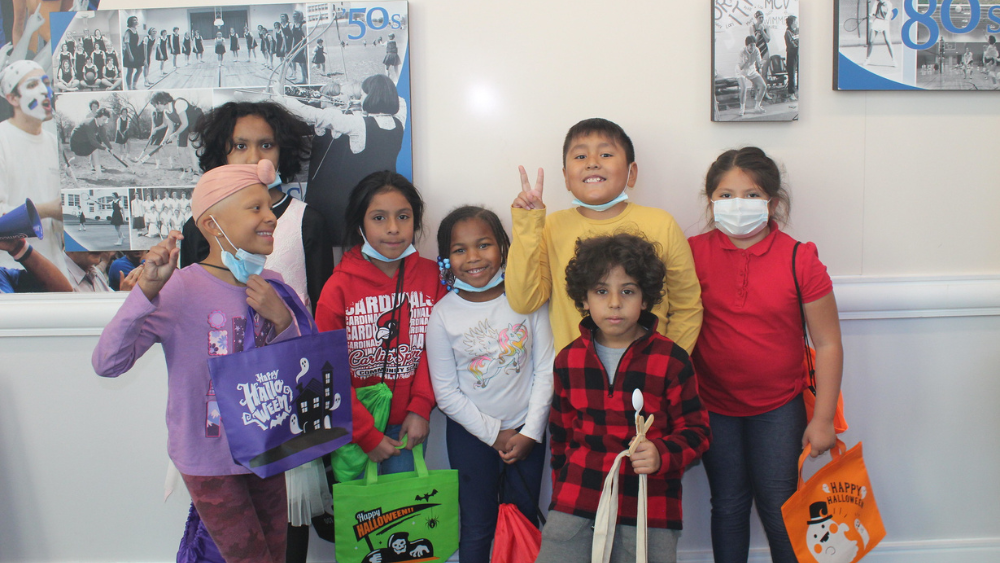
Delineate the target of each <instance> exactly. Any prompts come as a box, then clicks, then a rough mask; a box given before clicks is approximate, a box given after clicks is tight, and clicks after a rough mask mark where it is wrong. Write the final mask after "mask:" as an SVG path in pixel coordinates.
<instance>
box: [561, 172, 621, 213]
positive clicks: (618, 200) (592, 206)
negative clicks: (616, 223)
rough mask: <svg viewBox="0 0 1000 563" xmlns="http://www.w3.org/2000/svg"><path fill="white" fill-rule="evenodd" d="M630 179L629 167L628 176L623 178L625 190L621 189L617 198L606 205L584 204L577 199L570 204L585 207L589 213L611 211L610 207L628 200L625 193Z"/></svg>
mask: <svg viewBox="0 0 1000 563" xmlns="http://www.w3.org/2000/svg"><path fill="white" fill-rule="evenodd" d="M631 177H632V168H631V167H629V169H628V176H626V177H625V188H624V189H622V193H620V194H618V197H616V198H614V199H612V200H611V201H608V202H606V203H598V204H591V203H584V202H582V201H580V199H579V198H573V201H572V202H570V203H572V204H573V205H577V206H580V207H586V208H587V209H590V210H591V211H607V210H608V209H611V208H612V207H614V206H616V205H618V204H619V203H621V202H623V201H625V200H627V199H628V194H627V193H625V191H626V190H628V181H629V179H630V178H631Z"/></svg>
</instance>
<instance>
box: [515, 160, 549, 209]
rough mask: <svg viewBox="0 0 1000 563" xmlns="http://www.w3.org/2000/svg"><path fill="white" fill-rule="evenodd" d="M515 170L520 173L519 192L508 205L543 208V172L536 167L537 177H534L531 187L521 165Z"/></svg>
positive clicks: (520, 207) (519, 207) (521, 207)
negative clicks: (533, 183)
mask: <svg viewBox="0 0 1000 563" xmlns="http://www.w3.org/2000/svg"><path fill="white" fill-rule="evenodd" d="M517 170H518V172H520V173H521V193H519V194H517V197H516V198H515V199H514V203H512V204H510V206H511V207H516V208H518V209H545V204H544V203H542V185H543V183H544V180H545V173H544V172H543V171H542V169H541V168H539V169H538V178H536V179H535V187H534V189H532V187H531V182H529V181H528V172H527V171H526V170H525V169H524V167H523V166H518V167H517Z"/></svg>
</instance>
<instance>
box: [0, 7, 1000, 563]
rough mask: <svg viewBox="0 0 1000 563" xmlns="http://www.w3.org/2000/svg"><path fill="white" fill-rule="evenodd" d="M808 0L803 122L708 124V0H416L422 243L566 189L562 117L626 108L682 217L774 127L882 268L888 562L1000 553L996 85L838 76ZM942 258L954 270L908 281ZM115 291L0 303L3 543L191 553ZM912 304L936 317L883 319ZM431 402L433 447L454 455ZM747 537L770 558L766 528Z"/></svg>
mask: <svg viewBox="0 0 1000 563" xmlns="http://www.w3.org/2000/svg"><path fill="white" fill-rule="evenodd" d="M187 4H190V2H189V0H161V1H149V2H145V3H142V2H136V1H134V0H129V1H126V0H103V7H104V8H107V9H115V8H123V7H128V8H140V7H180V6H184V5H187ZM801 10H802V14H801V24H802V38H803V39H802V50H801V57H802V63H801V64H802V100H803V101H802V103H801V108H802V110H801V111H802V113H801V117H800V121H799V122H796V123H792V124H713V123H711V122H710V120H709V94H710V87H711V80H710V77H711V69H710V60H709V37H710V29H711V27H710V26H711V16H710V14H711V4H710V2H690V1H687V2H679V1H670V2H654V1H652V0H643V1H639V0H635V1H633V2H628V3H620V4H619V3H608V2H597V1H594V0H545V1H533V2H532V1H528V0H510V1H508V2H504V3H480V2H463V1H459V0H414V1H411V2H410V22H411V24H412V26H411V28H410V34H411V35H410V49H411V56H412V59H411V64H412V67H411V68H412V76H413V91H412V108H413V150H414V172H415V183H416V184H417V186H418V187H419V188H420V189H421V190H422V191H423V193H424V195H425V197H426V199H427V201H428V216H427V217H426V219H425V223H426V224H427V225H428V226H429V229H428V231H427V233H426V234H425V238H424V242H423V243H422V244H421V245H420V248H421V250H422V251H423V253H424V254H425V255H433V254H434V253H433V252H432V247H433V244H432V243H431V241H432V239H433V238H434V226H435V225H436V224H437V223H438V221H439V219H440V218H441V217H443V215H444V214H445V213H447V211H448V210H449V209H450V208H452V207H454V206H456V205H459V204H462V203H472V202H478V203H485V204H487V205H489V206H491V207H493V208H494V209H495V210H497V211H499V212H503V211H504V210H505V209H506V208H507V206H509V204H510V201H511V200H512V199H513V196H514V195H515V194H516V192H517V190H518V182H517V170H516V167H517V165H518V164H524V165H526V166H527V167H529V168H534V167H538V166H544V167H545V169H546V171H547V173H548V178H549V184H548V186H549V190H548V192H547V194H546V201H547V202H548V203H549V205H550V206H551V207H552V208H556V209H560V208H564V207H566V206H567V205H568V202H569V199H570V197H569V196H568V195H567V194H566V192H565V190H563V189H562V187H561V179H560V173H559V169H560V168H561V163H560V149H561V145H562V137H563V134H564V132H565V130H566V129H567V128H568V127H569V126H570V125H572V124H573V123H574V122H576V121H578V120H579V119H582V118H585V117H591V116H603V117H607V118H609V119H612V120H615V121H617V122H618V123H620V124H621V125H622V126H624V128H625V129H626V130H627V131H628V132H629V134H630V135H631V136H632V138H633V140H634V142H635V144H636V148H637V151H636V152H637V162H638V165H639V170H640V175H639V184H638V188H637V190H636V192H635V194H634V196H633V197H634V198H635V200H637V201H638V202H640V203H643V204H647V205H654V206H660V207H663V208H666V209H667V210H669V211H670V212H671V213H673V214H674V215H675V217H677V219H678V222H679V223H680V224H681V225H682V227H684V228H685V230H686V231H687V232H688V233H689V234H694V233H696V232H698V231H699V230H700V224H699V220H700V218H701V216H702V211H703V202H702V201H701V200H700V199H699V196H698V191H699V190H700V189H701V187H702V186H701V184H702V181H703V176H704V172H705V170H706V169H707V167H708V165H709V163H710V162H711V161H712V160H713V159H714V158H715V156H717V154H718V153H719V152H721V151H722V150H724V149H726V148H730V147H736V146H740V145H743V144H748V143H754V144H758V145H760V146H762V147H763V148H765V150H767V151H768V152H769V153H770V154H772V155H773V156H775V157H777V158H778V159H779V160H781V161H782V163H783V164H784V165H785V166H786V168H787V170H788V181H789V184H790V188H791V191H792V195H793V198H794V205H793V211H792V213H793V215H792V225H791V229H790V230H791V231H792V232H793V234H794V235H795V236H797V237H799V238H802V239H806V240H812V241H815V242H817V244H818V245H819V248H820V255H821V257H822V258H823V260H824V261H825V262H826V263H827V264H828V265H829V267H830V270H831V273H833V274H835V275H839V276H864V277H863V278H860V279H853V278H843V279H839V280H838V282H837V286H836V288H837V289H836V291H837V292H838V297H839V299H838V300H839V301H840V305H841V310H842V313H846V314H845V317H847V316H853V317H855V318H858V320H849V321H844V323H843V330H844V341H845V350H846V366H845V383H844V394H845V400H846V404H847V415H848V417H849V419H850V422H851V425H852V429H851V430H850V431H849V432H848V433H847V434H846V436H845V437H846V439H847V441H848V443H849V444H853V443H854V442H856V441H859V440H863V441H864V443H865V448H866V449H865V452H866V459H867V462H868V466H869V469H870V471H871V472H872V479H873V488H874V492H875V494H876V498H877V499H878V502H879V506H880V508H881V510H882V513H883V516H884V519H885V524H886V529H887V530H888V536H887V538H886V540H885V541H884V542H883V544H882V545H881V546H880V547H879V548H878V549H877V550H876V552H875V553H873V554H872V555H871V556H870V560H871V561H883V562H886V561H892V562H902V561H907V562H914V561H916V562H918V563H922V562H924V561H927V562H930V561H957V562H962V563H972V562H977V563H978V562H980V561H983V562H985V561H997V560H1000V508H998V506H997V499H998V498H1000V495H998V493H1000V491H998V488H1000V486H998V484H997V479H996V478H995V475H994V474H995V470H996V467H997V465H998V464H1000V453H998V450H1000V448H998V444H1000V415H998V414H997V409H996V408H995V403H996V399H995V398H996V397H997V396H998V395H1000V380H998V378H997V377H996V366H997V364H998V360H1000V357H998V356H1000V353H998V352H997V347H996V346H995V344H994V343H995V342H996V341H997V340H998V338H1000V317H997V316H995V315H997V314H998V312H1000V298H998V296H1000V289H998V288H1000V282H998V279H1000V278H997V277H996V276H997V275H998V274H1000V261H998V258H1000V248H998V245H997V244H996V241H998V240H1000V222H998V221H996V220H995V219H994V210H996V209H998V208H1000V205H998V204H1000V191H998V190H997V187H998V181H997V178H996V172H995V169H996V162H997V160H996V156H995V155H996V134H995V132H996V131H997V130H998V126H1000V97H998V94H997V93H989V92H978V93H934V92H929V93H910V92H902V93H892V92H885V93H840V92H833V91H832V90H831V87H830V85H831V82H832V78H831V77H832V68H831V60H832V58H833V57H832V53H831V49H832V47H831V46H832V43H833V29H832V25H833V23H832V9H831V7H830V6H829V3H826V2H803V3H802V7H801ZM501 215H503V213H501ZM973 274H990V275H991V276H989V277H987V278H985V279H981V280H980V279H978V278H976V279H974V280H973V282H974V283H972V285H973V286H975V287H974V289H975V291H973V290H970V289H969V286H968V285H963V283H965V281H968V278H966V277H963V276H970V275H973ZM926 275H932V276H944V275H947V276H959V279H958V281H957V282H956V283H954V284H952V283H942V284H937V285H934V284H933V283H932V284H931V285H932V286H933V287H931V288H930V289H927V288H923V286H922V285H921V284H920V283H919V282H914V281H913V279H914V278H913V276H926ZM871 276H896V278H893V279H890V280H888V281H887V282H886V283H885V284H883V285H882V286H880V287H881V289H878V288H876V287H875V286H876V285H878V284H868V283H864V282H867V281H870V277H871ZM900 276H901V277H900ZM963 280H965V281H963ZM977 280H978V281H977ZM970 283H971V282H970ZM977 284H978V285H977ZM914 287H916V289H914ZM976 288H977V289H976ZM116 304H117V302H116V301H115V300H113V299H111V300H107V299H104V300H101V299H100V298H98V299H96V300H77V301H71V302H66V301H61V300H59V299H57V298H52V297H42V296H40V297H39V298H38V299H24V298H20V299H18V298H13V299H11V298H8V299H5V300H4V301H0V506H2V507H3V508H4V514H3V516H0V561H26V560H27V561H67V560H95V561H96V560H100V561H111V560H116V561H123V560H150V561H171V560H173V553H174V550H175V549H176V545H177V542H178V540H179V536H180V532H181V526H182V524H183V520H184V517H185V514H186V502H184V499H183V498H172V499H171V500H170V501H168V502H167V503H166V504H162V503H161V502H160V499H161V498H162V485H163V483H162V481H163V475H164V469H165V467H166V463H167V458H166V455H165V452H164V443H165V427H164V423H163V412H164V405H165V400H164V396H165V394H164V391H165V368H164V367H163V362H162V355H161V354H160V353H159V352H155V353H154V352H151V353H150V354H149V355H147V357H145V358H143V359H142V360H141V361H140V363H139V364H138V365H137V366H136V368H134V369H133V371H132V372H130V373H129V374H127V375H125V376H123V377H122V378H120V379H119V380H114V381H108V380H102V379H100V378H98V377H96V376H95V375H94V374H93V373H92V371H91V369H90V366H89V358H90V352H91V350H92V349H93V346H94V344H95V342H96V336H95V334H96V333H97V332H99V329H100V326H101V325H102V323H103V322H105V321H106V319H107V318H108V316H109V315H110V314H112V313H113V311H114V308H115V306H116ZM928 311H930V312H928ZM951 315H960V316H951ZM966 315H971V316H966ZM897 316H904V317H905V316H914V317H917V318H907V319H892V318H887V317H897ZM435 417H436V418H435V423H436V426H435V427H434V428H433V430H432V432H433V436H432V444H431V454H430V455H431V458H432V460H433V464H434V465H436V466H438V467H442V466H444V464H445V461H444V460H445V457H444V453H443V452H444V446H443V428H441V426H440V414H439V413H436V414H435ZM684 484H685V494H684V498H685V503H684V504H685V516H686V517H685V523H686V529H685V531H684V533H683V535H682V540H681V544H680V549H681V558H682V560H685V561H707V560H709V558H710V554H709V549H710V542H709V531H708V521H709V511H708V500H707V499H708V492H707V485H706V482H705V479H704V472H703V471H702V470H701V468H700V467H695V468H694V469H692V470H691V472H690V473H689V474H688V476H687V477H686V478H685V483H684ZM178 496H179V497H183V496H184V495H183V491H181V494H179V495H178ZM753 545H754V546H755V551H754V557H755V560H763V559H762V557H763V553H762V552H761V551H760V548H761V546H763V545H765V543H764V541H763V538H762V536H761V534H760V531H759V528H758V527H756V524H755V528H754V540H753ZM331 548H332V546H331V545H330V544H324V543H320V542H313V552H312V553H313V555H314V557H313V559H314V560H317V561H332V560H333V551H332V549H331Z"/></svg>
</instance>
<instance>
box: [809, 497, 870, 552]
mask: <svg viewBox="0 0 1000 563" xmlns="http://www.w3.org/2000/svg"><path fill="white" fill-rule="evenodd" d="M808 525H809V527H808V528H807V529H806V545H808V546H809V551H810V553H812V554H813V557H815V558H816V561H817V562H818V563H851V562H852V561H854V558H855V557H857V555H858V542H856V541H854V540H852V539H850V538H848V537H847V534H846V532H847V530H848V526H847V525H846V524H841V523H838V522H834V521H833V517H832V516H830V511H829V509H828V508H827V505H826V503H825V502H823V501H819V502H814V503H812V504H811V505H809V521H808Z"/></svg>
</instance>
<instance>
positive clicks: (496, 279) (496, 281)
mask: <svg viewBox="0 0 1000 563" xmlns="http://www.w3.org/2000/svg"><path fill="white" fill-rule="evenodd" d="M503 276H504V271H503V268H500V269H499V270H497V273H496V275H495V276H493V279H491V280H490V281H489V283H487V284H486V285H484V286H483V287H474V286H471V285H469V284H467V283H465V282H464V281H462V280H460V279H458V278H457V277H456V278H455V282H454V283H452V284H451V286H452V287H454V288H455V289H456V290H458V289H461V290H462V291H471V292H473V293H482V292H484V291H486V290H489V289H493V288H494V287H496V286H498V285H500V284H501V283H503Z"/></svg>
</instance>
